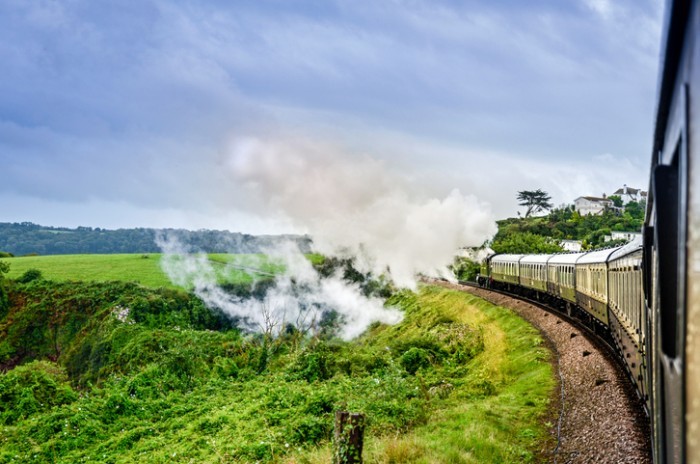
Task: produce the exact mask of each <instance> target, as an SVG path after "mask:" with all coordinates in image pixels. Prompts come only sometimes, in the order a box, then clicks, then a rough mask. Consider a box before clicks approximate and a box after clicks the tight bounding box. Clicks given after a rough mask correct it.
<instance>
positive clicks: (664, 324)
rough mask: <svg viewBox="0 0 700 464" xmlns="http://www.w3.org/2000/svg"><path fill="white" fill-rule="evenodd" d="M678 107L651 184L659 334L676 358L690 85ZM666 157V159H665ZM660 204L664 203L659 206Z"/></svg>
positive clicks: (683, 293)
mask: <svg viewBox="0 0 700 464" xmlns="http://www.w3.org/2000/svg"><path fill="white" fill-rule="evenodd" d="M681 89H682V90H681V98H680V102H679V110H680V111H681V112H682V114H680V115H679V116H678V117H677V118H673V120H674V123H675V124H674V126H673V127H671V128H670V130H669V134H668V135H667V137H666V140H667V141H668V142H670V143H668V144H667V145H665V146H664V147H663V149H662V150H661V152H660V153H659V157H660V159H659V164H658V165H656V167H655V168H654V172H653V175H652V187H653V188H654V203H655V212H656V222H655V224H654V227H653V229H654V248H655V249H656V256H657V264H656V265H657V273H658V274H657V279H658V280H659V281H662V280H663V282H664V285H660V286H659V287H658V290H657V294H658V296H657V298H658V305H659V306H658V310H659V316H660V317H659V334H660V342H661V343H660V348H661V351H662V352H663V353H664V354H665V355H666V356H667V357H668V358H670V359H677V358H678V357H679V356H680V355H681V352H682V347H683V344H684V339H685V337H684V335H685V334H684V333H683V332H684V331H683V327H684V320H683V315H684V314H685V296H686V289H687V282H686V273H685V269H686V256H685V255H686V254H685V252H684V249H683V248H682V247H684V246H685V243H686V239H687V229H688V227H687V217H686V215H685V214H682V212H683V211H684V210H685V209H686V208H687V202H688V191H687V178H688V137H687V132H686V131H687V108H686V104H687V93H686V92H687V88H686V86H682V87H681ZM665 160H667V162H666V163H663V161H665ZM659 205H664V207H662V208H659Z"/></svg>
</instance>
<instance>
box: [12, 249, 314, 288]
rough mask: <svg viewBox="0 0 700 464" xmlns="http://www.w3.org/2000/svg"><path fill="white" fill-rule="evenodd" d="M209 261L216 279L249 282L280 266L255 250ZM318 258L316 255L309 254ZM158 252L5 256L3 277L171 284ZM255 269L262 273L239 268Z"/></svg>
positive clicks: (217, 256) (279, 268)
mask: <svg viewBox="0 0 700 464" xmlns="http://www.w3.org/2000/svg"><path fill="white" fill-rule="evenodd" d="M208 258H209V262H210V264H211V265H212V267H213V268H214V270H215V271H216V272H217V273H218V277H219V280H220V281H226V282H250V281H252V280H253V278H254V277H253V276H256V275H258V276H259V277H264V276H265V274H274V273H276V272H279V271H280V270H281V269H282V266H281V265H279V264H275V263H273V262H271V261H270V260H269V259H268V258H267V257H266V256H264V255H258V254H235V255H234V254H209V255H208ZM310 259H312V261H313V260H318V259H319V258H318V256H316V255H310ZM160 260H161V255H160V254H157V253H151V254H113V255H90V254H86V255H51V256H24V257H17V258H5V259H4V261H6V262H8V263H9V264H10V272H9V273H8V274H7V277H8V278H10V279H16V278H18V277H20V276H21V275H22V274H24V273H25V272H26V271H28V270H29V269H38V270H39V271H41V273H42V276H43V277H44V278H45V279H49V280H54V281H56V282H66V281H85V282H109V281H121V282H136V283H138V284H141V285H143V286H145V287H150V288H160V287H165V288H175V287H176V285H174V284H173V283H172V282H170V280H169V279H168V276H167V275H166V274H165V273H164V272H163V270H162V269H161V266H160ZM232 264H233V265H235V266H240V267H241V268H248V269H253V270H255V269H257V270H260V271H262V273H263V274H256V273H255V272H251V271H248V272H246V271H245V270H242V269H236V268H232V267H231V265H232Z"/></svg>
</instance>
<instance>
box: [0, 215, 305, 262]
mask: <svg viewBox="0 0 700 464" xmlns="http://www.w3.org/2000/svg"><path fill="white" fill-rule="evenodd" d="M159 231H162V232H168V233H175V234H177V236H178V238H179V240H180V241H181V242H182V243H183V244H184V245H186V246H188V247H190V248H192V249H194V250H199V251H203V252H207V253H260V252H263V251H264V250H265V249H267V248H270V247H272V246H274V245H275V244H278V243H280V242H282V241H285V240H292V241H294V242H296V243H297V244H298V246H299V248H300V249H301V250H302V252H305V253H308V252H309V251H310V248H311V240H310V239H309V238H308V237H305V236H297V235H276V236H272V235H266V236H255V235H248V234H242V233H238V232H229V231H221V230H198V231H189V230H184V229H148V228H135V229H117V230H108V229H101V228H99V227H96V228H92V227H78V228H75V229H70V228H65V227H46V226H41V225H38V224H33V223H31V222H21V223H0V252H4V253H9V254H12V255H14V256H24V255H31V254H37V255H58V254H82V253H107V254H111V253H158V252H160V249H159V248H158V246H157V245H156V243H155V238H156V234H157V233H158V232H159Z"/></svg>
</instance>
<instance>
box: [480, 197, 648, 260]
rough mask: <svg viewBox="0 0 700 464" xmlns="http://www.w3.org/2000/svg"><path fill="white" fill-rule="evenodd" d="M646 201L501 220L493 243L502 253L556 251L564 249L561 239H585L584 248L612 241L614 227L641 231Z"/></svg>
mask: <svg viewBox="0 0 700 464" xmlns="http://www.w3.org/2000/svg"><path fill="white" fill-rule="evenodd" d="M645 209H646V204H645V203H644V202H643V201H642V202H641V203H637V202H630V203H627V205H625V209H624V211H614V210H609V211H605V212H604V213H603V214H600V215H586V216H581V215H580V214H579V213H578V212H576V211H575V209H574V207H573V206H564V207H561V208H555V209H553V210H552V212H551V213H550V214H549V215H547V216H541V217H525V218H510V219H504V220H502V221H498V233H497V234H496V236H495V237H494V238H493V241H492V243H491V244H490V246H491V248H493V250H494V251H497V252H499V253H552V252H557V251H561V248H559V247H558V245H557V244H558V242H559V241H560V240H567V239H568V240H581V241H582V242H583V245H584V249H589V248H598V247H601V246H607V245H611V243H610V242H605V240H604V238H605V236H606V235H610V234H611V232H612V231H639V230H641V228H642V225H643V223H644V214H645Z"/></svg>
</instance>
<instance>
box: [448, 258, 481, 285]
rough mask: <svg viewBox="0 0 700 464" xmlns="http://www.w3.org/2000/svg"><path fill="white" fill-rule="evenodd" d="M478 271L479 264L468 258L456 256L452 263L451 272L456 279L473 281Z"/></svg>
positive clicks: (479, 268) (479, 269)
mask: <svg viewBox="0 0 700 464" xmlns="http://www.w3.org/2000/svg"><path fill="white" fill-rule="evenodd" d="M480 271H481V265H480V264H479V263H477V262H475V261H474V260H472V259H469V258H465V257H457V258H455V260H454V263H452V273H453V274H454V275H455V277H456V278H457V280H461V281H467V280H468V281H472V282H473V281H475V280H476V275H477V274H478V273H479V272H480Z"/></svg>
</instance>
